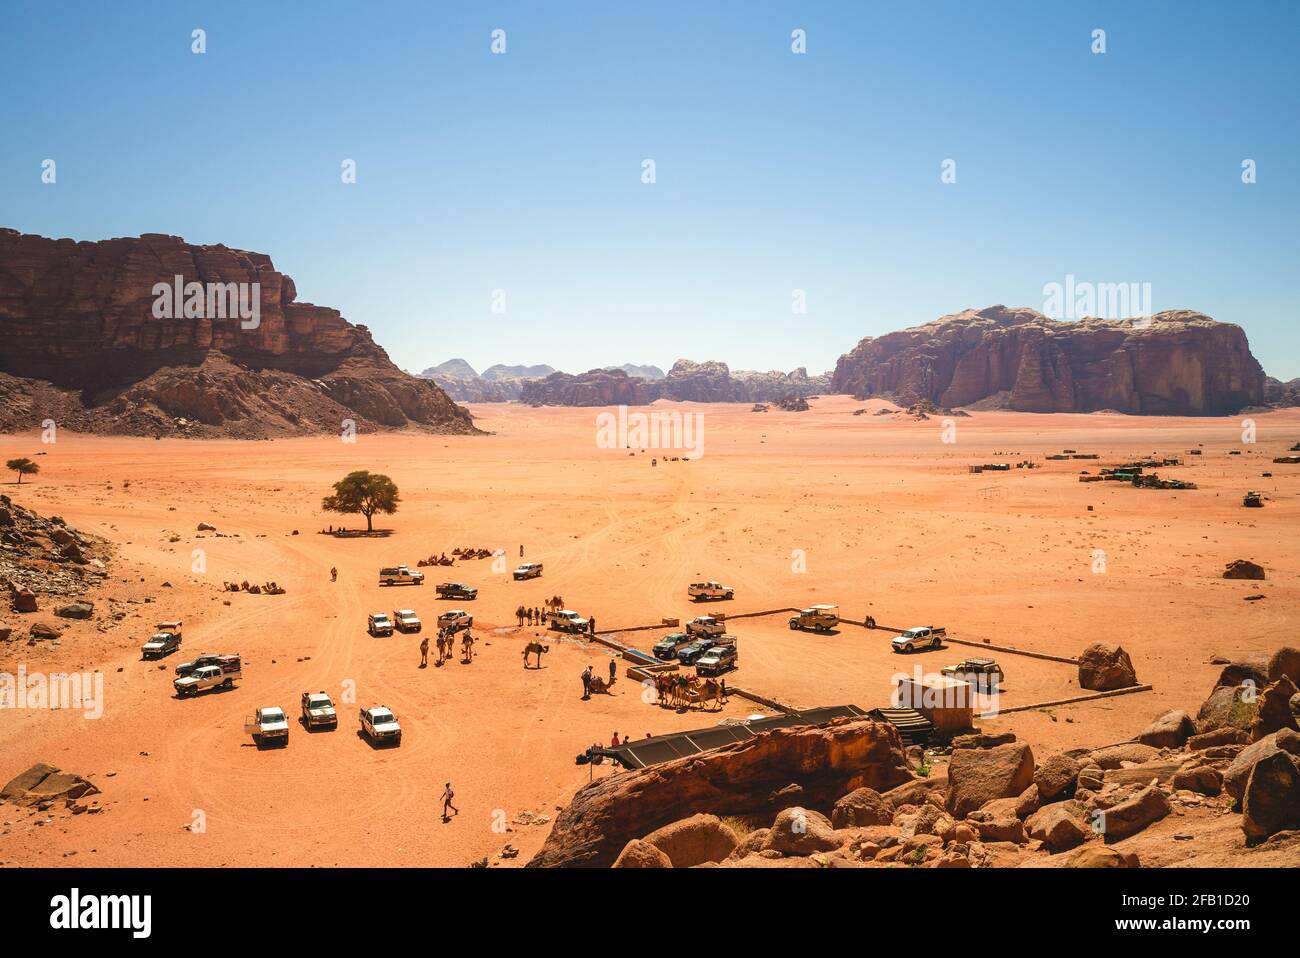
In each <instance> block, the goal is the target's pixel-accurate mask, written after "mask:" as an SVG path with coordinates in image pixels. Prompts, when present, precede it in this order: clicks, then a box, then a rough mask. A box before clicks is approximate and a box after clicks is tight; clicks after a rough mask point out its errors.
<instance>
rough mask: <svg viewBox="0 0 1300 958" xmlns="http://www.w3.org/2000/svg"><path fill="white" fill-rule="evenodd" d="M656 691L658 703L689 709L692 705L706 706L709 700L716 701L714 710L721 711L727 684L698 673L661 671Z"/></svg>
mask: <svg viewBox="0 0 1300 958" xmlns="http://www.w3.org/2000/svg"><path fill="white" fill-rule="evenodd" d="M655 693H656V695H657V696H658V700H657V703H656V704H658V705H666V706H668V707H669V708H674V709H689V708H690V707H691V706H692V705H699V706H700V708H704V707H705V706H706V705H707V704H708V703H709V702H716V703H717V709H715V710H714V711H721V710H722V706H723V705H724V704H725V702H726V699H725V696H726V694H727V686H726V683H725V682H719V681H718V680H717V679H701V678H700V677H699V676H698V675H689V676H688V675H682V674H680V673H674V672H659V673H657V674H656V675H655Z"/></svg>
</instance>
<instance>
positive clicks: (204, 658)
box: [176, 652, 221, 676]
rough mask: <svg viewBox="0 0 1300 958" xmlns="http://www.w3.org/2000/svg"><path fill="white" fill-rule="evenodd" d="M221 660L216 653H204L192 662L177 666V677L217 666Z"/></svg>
mask: <svg viewBox="0 0 1300 958" xmlns="http://www.w3.org/2000/svg"><path fill="white" fill-rule="evenodd" d="M220 660H221V656H220V655H218V654H217V653H216V652H204V653H203V654H202V655H200V656H199V657H198V658H196V659H195V660H194V661H192V662H182V663H181V664H180V665H178V666H176V674H177V675H181V676H184V675H190V674H191V673H193V672H194V670H195V669H198V668H202V667H203V666H205V665H216V664H217V663H218V662H219V661H220Z"/></svg>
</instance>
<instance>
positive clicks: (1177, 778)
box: [1169, 765, 1223, 795]
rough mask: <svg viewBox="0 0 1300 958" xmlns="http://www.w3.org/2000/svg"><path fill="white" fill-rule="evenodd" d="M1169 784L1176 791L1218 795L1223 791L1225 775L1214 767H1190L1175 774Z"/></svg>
mask: <svg viewBox="0 0 1300 958" xmlns="http://www.w3.org/2000/svg"><path fill="white" fill-rule="evenodd" d="M1169 784H1170V785H1172V786H1173V788H1174V789H1175V790H1176V791H1188V792H1198V793H1200V794H1201V795H1218V794H1219V793H1220V792H1221V791H1223V773H1222V772H1220V771H1219V770H1218V769H1217V768H1215V767H1214V766H1213V765H1189V766H1187V767H1186V768H1180V769H1179V770H1178V771H1176V772H1174V775H1173V778H1171V779H1170V780H1169Z"/></svg>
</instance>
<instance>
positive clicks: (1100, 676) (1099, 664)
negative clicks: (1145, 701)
mask: <svg viewBox="0 0 1300 958" xmlns="http://www.w3.org/2000/svg"><path fill="white" fill-rule="evenodd" d="M1137 684H1138V680H1137V673H1136V672H1134V671H1133V660H1132V659H1130V658H1129V656H1128V653H1127V652H1125V651H1124V649H1123V647H1122V646H1118V645H1117V646H1115V647H1114V648H1111V647H1110V646H1107V645H1103V644H1102V643H1100V642H1096V643H1094V644H1092V645H1090V646H1088V647H1087V648H1086V649H1084V650H1083V654H1082V655H1080V656H1079V688H1081V689H1089V690H1090V691H1093V692H1110V691H1112V690H1114V689H1126V688H1129V687H1130V686H1134V685H1137Z"/></svg>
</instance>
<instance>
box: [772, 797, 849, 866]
mask: <svg viewBox="0 0 1300 958" xmlns="http://www.w3.org/2000/svg"><path fill="white" fill-rule="evenodd" d="M839 847H840V838H839V836H837V835H836V834H835V829H834V828H832V827H831V823H830V820H829V819H828V818H827V817H826V816H825V815H823V814H821V813H820V812H815V811H813V810H812V809H810V808H787V809H785V810H783V811H782V812H781V813H780V814H779V815H777V816H776V819H775V820H774V821H773V822H772V829H771V831H769V832H768V834H767V841H765V842H764V843H763V848H764V849H771V850H773V851H778V852H780V853H781V854H782V855H812V854H814V853H816V852H829V851H832V850H833V849H836V848H839Z"/></svg>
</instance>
